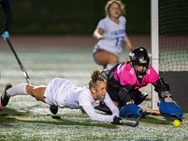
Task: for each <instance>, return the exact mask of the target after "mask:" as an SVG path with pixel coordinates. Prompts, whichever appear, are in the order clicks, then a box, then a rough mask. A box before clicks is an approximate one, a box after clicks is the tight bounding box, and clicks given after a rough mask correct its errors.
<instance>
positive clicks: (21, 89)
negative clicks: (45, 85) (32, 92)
mask: <svg viewBox="0 0 188 141" xmlns="http://www.w3.org/2000/svg"><path fill="white" fill-rule="evenodd" d="M26 85H27V83H21V84H18V85H16V86H13V87H12V88H10V89H8V90H7V91H6V93H7V95H8V96H15V95H27V94H28V93H27V92H26Z"/></svg>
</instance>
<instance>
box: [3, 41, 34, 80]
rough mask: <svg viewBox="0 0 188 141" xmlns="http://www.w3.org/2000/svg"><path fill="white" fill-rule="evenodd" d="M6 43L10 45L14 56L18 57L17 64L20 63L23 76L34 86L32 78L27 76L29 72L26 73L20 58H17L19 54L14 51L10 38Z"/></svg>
mask: <svg viewBox="0 0 188 141" xmlns="http://www.w3.org/2000/svg"><path fill="white" fill-rule="evenodd" d="M6 41H7V43H8V45H9V47H10V48H11V50H12V52H13V54H14V56H15V57H16V60H17V62H18V64H19V66H20V69H21V71H22V73H23V76H24V78H25V79H26V81H27V83H29V84H32V82H31V80H30V77H29V75H28V74H27V72H26V70H25V68H24V66H23V65H22V63H21V61H20V59H19V58H18V56H17V54H16V51H15V50H14V48H13V46H12V44H11V42H10V40H9V39H8V38H6Z"/></svg>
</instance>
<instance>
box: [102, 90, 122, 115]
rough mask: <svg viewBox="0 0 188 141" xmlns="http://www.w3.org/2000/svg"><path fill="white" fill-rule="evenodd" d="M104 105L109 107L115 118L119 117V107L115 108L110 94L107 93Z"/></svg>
mask: <svg viewBox="0 0 188 141" xmlns="http://www.w3.org/2000/svg"><path fill="white" fill-rule="evenodd" d="M104 103H105V104H106V105H107V107H108V108H110V110H111V111H112V115H113V116H117V117H119V109H118V107H117V106H115V104H114V103H113V101H112V100H111V98H110V96H109V94H108V93H106V96H105V99H104Z"/></svg>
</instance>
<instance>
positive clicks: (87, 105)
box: [79, 93, 114, 123]
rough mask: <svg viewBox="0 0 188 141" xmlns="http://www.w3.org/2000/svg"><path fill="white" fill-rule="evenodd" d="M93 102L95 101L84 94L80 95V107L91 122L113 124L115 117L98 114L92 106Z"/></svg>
mask: <svg viewBox="0 0 188 141" xmlns="http://www.w3.org/2000/svg"><path fill="white" fill-rule="evenodd" d="M92 102H94V100H92V98H91V97H90V96H89V95H85V94H84V93H82V94H80V97H79V105H80V106H81V107H82V108H83V110H84V111H85V112H86V114H87V115H88V116H89V118H90V119H91V120H94V121H100V122H107V123H111V122H113V118H114V116H113V115H102V114H100V113H97V112H96V111H95V109H94V106H93V105H92Z"/></svg>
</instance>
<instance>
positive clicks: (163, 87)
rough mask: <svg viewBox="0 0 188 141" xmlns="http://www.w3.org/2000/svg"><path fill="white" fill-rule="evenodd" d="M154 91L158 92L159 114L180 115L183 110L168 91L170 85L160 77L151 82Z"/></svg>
mask: <svg viewBox="0 0 188 141" xmlns="http://www.w3.org/2000/svg"><path fill="white" fill-rule="evenodd" d="M153 85H154V87H155V91H156V92H158V96H159V102H158V107H159V111H160V113H161V114H164V115H166V114H169V115H175V116H177V117H182V116H183V112H182V110H181V108H180V107H179V105H178V104H177V103H176V102H175V101H174V100H173V98H172V95H171V93H170V87H169V85H168V83H166V82H165V81H164V80H163V79H162V78H160V79H159V80H157V81H156V82H155V83H153Z"/></svg>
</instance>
